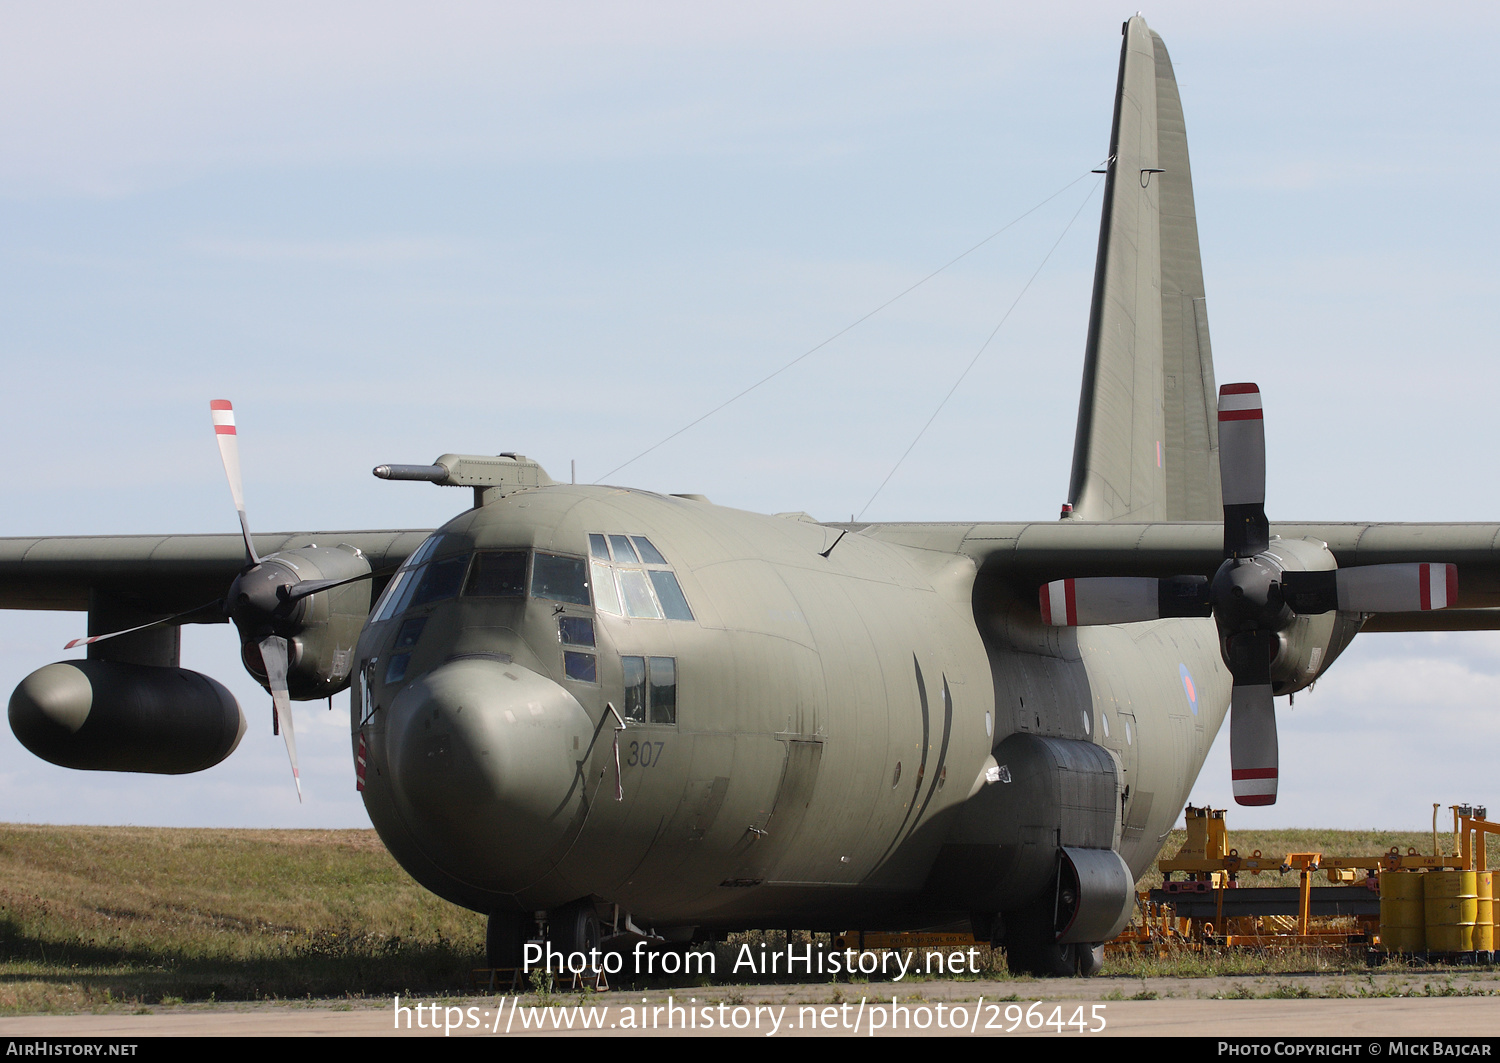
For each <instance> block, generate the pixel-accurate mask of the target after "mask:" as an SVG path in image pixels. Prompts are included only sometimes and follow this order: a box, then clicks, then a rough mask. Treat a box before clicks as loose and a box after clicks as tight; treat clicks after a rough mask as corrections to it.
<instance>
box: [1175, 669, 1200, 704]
mask: <svg viewBox="0 0 1500 1063" xmlns="http://www.w3.org/2000/svg"><path fill="white" fill-rule="evenodd" d="M1177 672H1178V674H1179V675H1181V676H1182V692H1183V693H1184V694H1186V695H1187V702H1188V708H1190V709H1192V710H1193V715H1194V716H1197V715H1198V688H1197V687H1195V686H1194V685H1193V673H1192V672H1189V671H1188V666H1187V665H1185V664H1179V665H1178V666H1177Z"/></svg>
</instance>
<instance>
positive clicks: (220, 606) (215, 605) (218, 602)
mask: <svg viewBox="0 0 1500 1063" xmlns="http://www.w3.org/2000/svg"><path fill="white" fill-rule="evenodd" d="M210 609H212V610H214V611H215V612H218V613H221V614H222V613H223V611H224V599H223V598H215V599H214V600H213V601H211V602H206V603H204V604H203V605H200V606H198V607H196V608H194V609H189V610H188V611H187V612H185V613H178V614H177V615H176V616H167V617H163V618H162V619H160V620H153V621H151V622H150V623H149V624H137V625H136V626H135V627H127V628H124V629H122V630H120V631H110V632H108V633H106V634H103V635H90V636H88V637H87V638H82V639H74V640H73V641H72V642H70V643H68V644H67V645H66V646H64V647H63V649H65V650H71V649H72V648H73V647H75V646H92V645H93V644H94V643H96V642H103V641H104V640H105V639H112V638H115V637H116V636H118V635H129V634H130V633H131V632H134V631H145V630H146V629H147V628H148V627H160V626H161V625H163V624H175V623H176V622H177V621H179V620H181V619H182V618H183V617H188V616H192V615H194V614H195V613H205V612H207V611H208V610H210Z"/></svg>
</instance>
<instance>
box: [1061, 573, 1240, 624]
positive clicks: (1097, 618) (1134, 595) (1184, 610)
mask: <svg viewBox="0 0 1500 1063" xmlns="http://www.w3.org/2000/svg"><path fill="white" fill-rule="evenodd" d="M1040 599H1041V607H1042V622H1043V623H1044V624H1052V625H1054V626H1056V627H1089V626H1091V625H1096V624H1132V623H1135V622H1137V621H1140V620H1160V619H1162V618H1163V617H1175V616H1211V615H1213V610H1212V607H1211V606H1210V605H1209V600H1208V580H1207V578H1205V577H1203V576H1173V577H1172V578H1171V579H1152V578H1150V577H1145V576H1092V577H1086V578H1082V579H1059V580H1053V581H1052V582H1051V583H1048V584H1047V585H1046V586H1044V587H1042V589H1041V592H1040Z"/></svg>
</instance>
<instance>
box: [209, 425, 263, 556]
mask: <svg viewBox="0 0 1500 1063" xmlns="http://www.w3.org/2000/svg"><path fill="white" fill-rule="evenodd" d="M208 409H209V412H210V413H211V414H212V415H213V419H214V436H215V438H217V439H218V441H219V457H220V458H222V459H223V461H224V475H225V476H227V477H228V478H229V493H230V494H231V495H233V496H234V508H235V509H236V510H237V511H238V512H239V515H240V531H241V532H242V533H243V534H244V536H245V557H246V558H247V559H248V560H249V563H250V564H252V565H258V564H260V556H259V555H258V554H257V553H256V552H255V543H254V542H252V541H251V539H250V521H249V520H248V519H247V518H246V516H245V488H244V483H243V481H242V480H241V478H240V442H239V438H240V437H239V434H238V433H237V432H236V431H235V426H234V406H233V405H231V404H230V402H229V400H228V399H214V400H213V401H211V402H210V403H209V404H208Z"/></svg>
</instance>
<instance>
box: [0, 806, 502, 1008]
mask: <svg viewBox="0 0 1500 1063" xmlns="http://www.w3.org/2000/svg"><path fill="white" fill-rule="evenodd" d="M483 941H484V923H483V920H482V919H481V918H480V917H479V916H477V915H475V914H474V913H472V912H468V911H465V910H463V909H460V908H456V907H454V906H453V905H451V904H448V903H447V902H445V901H442V900H439V899H438V898H437V897H434V896H433V895H432V894H430V893H428V892H427V891H426V890H424V889H422V888H421V887H420V886H418V885H417V884H416V883H415V882H413V881H412V880H411V879H410V878H408V877H407V875H406V874H405V873H404V872H403V871H402V870H401V869H400V868H399V867H398V866H397V865H396V862H395V861H394V860H392V859H391V857H390V855H389V854H388V853H387V852H386V851H385V849H384V848H383V847H382V846H381V845H380V842H379V839H378V838H376V836H375V834H374V832H373V831H358V830H347V831H244V830H240V831H230V830H168V829H152V828H140V827H108V828H105V827H46V826H15V825H8V826H0V949H3V952H4V961H3V967H0V1011H5V1012H12V1013H13V1012H17V1011H21V1012H35V1011H39V1010H76V1009H79V1008H91V1007H96V1006H104V1005H111V1004H116V1003H134V1004H144V1003H157V1002H162V1001H173V1000H206V999H219V1000H226V999H238V1000H254V999H265V998H283V999H284V998H296V997H305V996H308V995H311V996H318V997H329V996H334V997H337V996H344V995H346V994H352V995H356V996H363V995H385V994H387V993H394V992H419V991H420V992H424V993H428V994H431V993H434V992H440V991H451V990H454V989H456V988H459V987H460V986H461V983H462V979H463V976H464V974H465V973H466V972H467V971H468V969H469V968H470V967H472V966H474V964H475V961H476V959H477V958H478V957H479V955H480V954H481V953H482V951H483Z"/></svg>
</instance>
